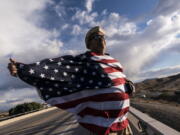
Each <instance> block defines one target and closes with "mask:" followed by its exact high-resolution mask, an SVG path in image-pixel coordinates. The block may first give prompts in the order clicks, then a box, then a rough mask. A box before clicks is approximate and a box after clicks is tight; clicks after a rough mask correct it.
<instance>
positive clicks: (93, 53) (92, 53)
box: [90, 52, 103, 56]
mask: <svg viewBox="0 0 180 135" xmlns="http://www.w3.org/2000/svg"><path fill="white" fill-rule="evenodd" d="M90 54H91V55H93V56H103V54H97V53H95V52H90Z"/></svg>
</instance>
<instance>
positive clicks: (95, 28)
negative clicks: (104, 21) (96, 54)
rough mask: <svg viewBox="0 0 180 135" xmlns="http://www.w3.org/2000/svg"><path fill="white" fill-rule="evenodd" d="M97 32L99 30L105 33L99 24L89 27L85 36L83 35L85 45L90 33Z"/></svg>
mask: <svg viewBox="0 0 180 135" xmlns="http://www.w3.org/2000/svg"><path fill="white" fill-rule="evenodd" d="M97 32H101V33H103V34H104V35H105V31H104V30H103V29H102V28H101V27H100V26H95V27H93V28H91V29H90V30H89V31H88V32H87V34H86V37H85V43H86V45H87V42H88V40H89V38H90V36H91V35H92V34H94V33H97Z"/></svg>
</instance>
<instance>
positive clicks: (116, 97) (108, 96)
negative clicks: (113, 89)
mask: <svg viewBox="0 0 180 135" xmlns="http://www.w3.org/2000/svg"><path fill="white" fill-rule="evenodd" d="M125 99H129V95H128V94H126V93H105V94H98V95H95V96H89V97H85V98H81V99H77V100H73V101H70V102H66V103H62V104H57V105H55V106H57V107H59V108H61V109H67V108H72V107H74V106H76V105H78V104H81V103H85V102H88V101H94V102H103V101H123V100H125Z"/></svg>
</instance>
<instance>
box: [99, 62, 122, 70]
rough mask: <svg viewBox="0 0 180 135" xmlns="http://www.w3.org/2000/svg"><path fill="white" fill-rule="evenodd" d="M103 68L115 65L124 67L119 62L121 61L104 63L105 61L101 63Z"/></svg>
mask: <svg viewBox="0 0 180 135" xmlns="http://www.w3.org/2000/svg"><path fill="white" fill-rule="evenodd" d="M99 65H100V66H101V67H102V68H107V67H115V68H117V67H118V68H121V69H122V68H123V67H122V65H121V64H120V63H119V62H114V63H107V64H104V63H100V64H99Z"/></svg>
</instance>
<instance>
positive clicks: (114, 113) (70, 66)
mask: <svg viewBox="0 0 180 135" xmlns="http://www.w3.org/2000/svg"><path fill="white" fill-rule="evenodd" d="M17 68H18V76H19V78H20V79H22V80H23V81H25V82H26V83H28V84H30V85H33V86H35V87H36V88H37V91H38V93H39V95H40V96H41V98H42V99H43V100H45V101H46V102H47V103H49V104H51V105H53V106H57V107H59V108H61V109H65V110H67V111H69V112H72V113H74V114H75V115H76V116H77V120H78V122H79V124H81V125H82V126H83V127H85V128H87V129H89V130H90V131H92V132H95V133H97V134H98V135H107V134H108V133H109V132H111V131H119V130H122V129H124V128H126V127H127V125H128V120H127V113H128V110H129V95H128V94H127V92H126V88H125V87H124V86H125V85H124V84H125V82H126V79H125V78H126V76H125V75H124V74H123V73H122V71H123V70H122V66H121V64H120V63H119V62H118V61H117V60H116V59H114V58H112V57H111V56H109V55H97V54H96V53H94V52H86V53H84V54H80V55H77V56H71V55H66V56H62V57H58V58H53V59H45V60H42V61H39V62H36V63H32V64H22V63H19V64H18V65H17Z"/></svg>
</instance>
